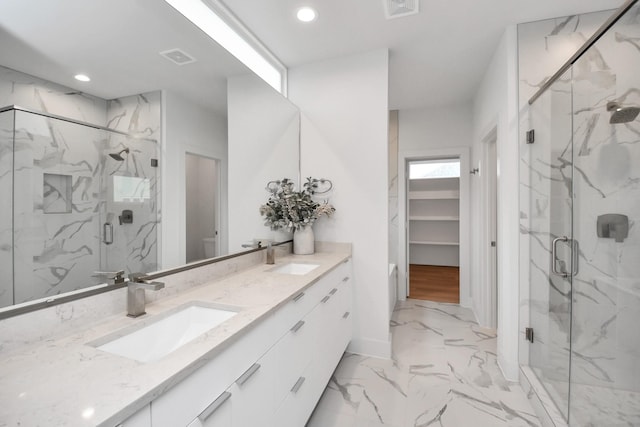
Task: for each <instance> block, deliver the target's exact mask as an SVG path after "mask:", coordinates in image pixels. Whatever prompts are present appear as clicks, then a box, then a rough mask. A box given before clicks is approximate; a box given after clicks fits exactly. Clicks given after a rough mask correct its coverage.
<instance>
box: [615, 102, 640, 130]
mask: <svg viewBox="0 0 640 427" xmlns="http://www.w3.org/2000/svg"><path fill="white" fill-rule="evenodd" d="M607 111H609V112H611V118H610V119H609V123H610V124H612V125H617V124H620V123H629V122H632V121H634V120H635V119H636V117H638V114H640V107H622V106H620V104H618V103H617V102H614V101H611V102H608V103H607Z"/></svg>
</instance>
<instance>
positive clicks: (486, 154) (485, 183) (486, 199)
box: [478, 126, 500, 329]
mask: <svg viewBox="0 0 640 427" xmlns="http://www.w3.org/2000/svg"><path fill="white" fill-rule="evenodd" d="M491 144H494V147H495V159H494V161H493V162H492V161H491V158H490V157H491V149H490V146H491ZM481 147H482V164H483V165H485V167H484V169H485V171H482V170H481V171H480V182H481V184H480V185H481V194H482V196H481V197H482V202H481V203H482V205H481V209H482V212H483V216H484V218H486V221H483V222H482V223H483V225H485V226H483V227H482V231H481V232H482V241H481V242H480V245H481V248H482V247H484V248H487V247H489V248H491V246H490V242H491V241H492V240H493V236H492V235H491V234H492V227H491V223H492V222H493V224H494V226H495V233H496V235H495V242H496V244H497V242H498V234H499V232H500V231H499V229H498V215H499V213H498V180H499V177H500V175H499V173H498V169H497V168H498V165H499V161H498V128H497V126H494V127H493V128H492V129H491V130H490V131H489V132H487V133H486V134H485V136H484V138H482V144H481ZM492 166H493V167H495V170H493V171H492V170H490V168H491V167H492ZM483 172H484V173H483ZM492 205H493V206H492ZM492 208H493V209H492ZM487 245H489V246H487ZM491 251H493V255H492V254H491ZM479 253H480V257H481V259H480V265H481V268H480V271H481V272H482V276H483V281H484V285H481V286H480V287H479V289H482V292H483V293H484V298H483V299H484V300H485V301H486V306H487V307H488V309H489V312H488V313H489V314H488V319H487V320H488V321H489V325H488V326H489V327H491V328H494V329H497V326H498V286H499V285H498V271H499V267H498V264H499V259H498V248H497V246H496V247H495V248H491V249H490V250H489V251H483V250H482V249H481V250H480V252H479ZM493 257H495V258H493ZM494 262H495V265H492V264H494ZM492 268H495V271H494V272H493V273H495V276H494V274H492ZM478 302H479V301H478Z"/></svg>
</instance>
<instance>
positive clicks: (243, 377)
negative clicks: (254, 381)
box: [236, 363, 260, 386]
mask: <svg viewBox="0 0 640 427" xmlns="http://www.w3.org/2000/svg"><path fill="white" fill-rule="evenodd" d="M258 369H260V364H259V363H254V364H253V365H251V367H250V368H249V369H247V370H246V371H245V373H244V374H242V375H240V378H238V379H237V380H236V384H238V385H239V386H242V385H243V384H244V383H246V382H247V381H249V378H251V377H252V376H253V374H255V373H256V372H258Z"/></svg>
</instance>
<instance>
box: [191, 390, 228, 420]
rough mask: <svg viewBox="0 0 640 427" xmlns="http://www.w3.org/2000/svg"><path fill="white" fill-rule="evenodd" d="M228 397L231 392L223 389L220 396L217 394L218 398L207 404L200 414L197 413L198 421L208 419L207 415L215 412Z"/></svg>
mask: <svg viewBox="0 0 640 427" xmlns="http://www.w3.org/2000/svg"><path fill="white" fill-rule="evenodd" d="M230 397H231V393H229V392H228V391H225V392H224V393H222V394H221V395H220V396H218V398H217V399H216V400H214V401H213V402H212V403H211V405H209V406H207V408H206V409H205V410H204V411H202V413H201V414H200V415H198V419H199V420H200V422H201V423H204V422H205V421H207V419H209V417H210V416H211V415H213V413H214V412H216V411H217V410H218V408H220V407H221V406H222V404H223V403H224V402H226V401H227V400H229V398H230Z"/></svg>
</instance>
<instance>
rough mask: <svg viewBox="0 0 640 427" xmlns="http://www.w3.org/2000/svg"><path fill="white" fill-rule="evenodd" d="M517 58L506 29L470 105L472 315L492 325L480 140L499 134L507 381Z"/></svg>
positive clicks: (514, 352) (514, 265)
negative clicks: (475, 172)
mask: <svg viewBox="0 0 640 427" xmlns="http://www.w3.org/2000/svg"><path fill="white" fill-rule="evenodd" d="M517 60H518V52H517V31H516V27H515V26H510V27H508V28H507V29H506V31H505V33H504V35H503V36H502V39H501V40H500V43H499V45H498V47H497V49H496V51H495V53H494V55H493V58H492V60H491V64H490V65H489V67H488V68H487V71H486V72H485V75H484V78H483V80H482V84H481V85H480V87H479V89H478V92H477V93H476V96H475V98H474V101H473V161H472V165H473V167H478V165H479V167H480V174H479V175H476V176H474V177H473V179H472V194H474V195H475V196H474V197H473V199H472V202H471V203H472V208H471V210H472V212H475V213H476V215H474V216H473V223H472V227H471V229H472V230H474V231H473V235H472V239H473V242H474V243H473V249H472V251H473V252H472V259H473V264H472V277H473V278H474V280H473V281H472V290H471V293H472V299H473V309H474V311H475V312H476V316H477V317H478V320H479V322H480V323H481V324H483V325H488V324H490V321H491V320H490V319H491V313H490V312H489V309H490V301H489V300H490V287H489V286H490V285H489V283H488V280H487V271H488V270H487V269H488V266H489V258H488V254H489V251H488V250H485V248H488V243H489V242H488V238H487V236H488V234H487V233H488V227H489V217H488V215H487V210H486V205H485V204H484V197H485V194H486V193H485V189H486V185H487V183H485V184H484V185H483V179H486V177H487V175H488V174H486V173H485V174H483V173H482V170H483V166H484V165H483V164H482V160H483V155H482V154H483V152H484V151H483V144H485V142H483V140H484V139H485V138H486V137H487V136H488V135H489V134H490V133H491V132H492V130H493V129H495V130H497V157H498V209H497V211H498V212H497V217H498V219H497V220H498V241H497V246H498V248H497V250H498V301H499V307H498V363H499V364H500V366H501V368H502V370H503V372H504V374H505V377H506V378H507V379H510V380H517V378H518V239H519V224H518V218H519V210H518V197H517V196H516V195H517V194H518V180H519V173H518V161H519V160H518V159H519V157H518V107H517V103H518V75H517V73H518V69H517V68H518V67H517Z"/></svg>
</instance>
